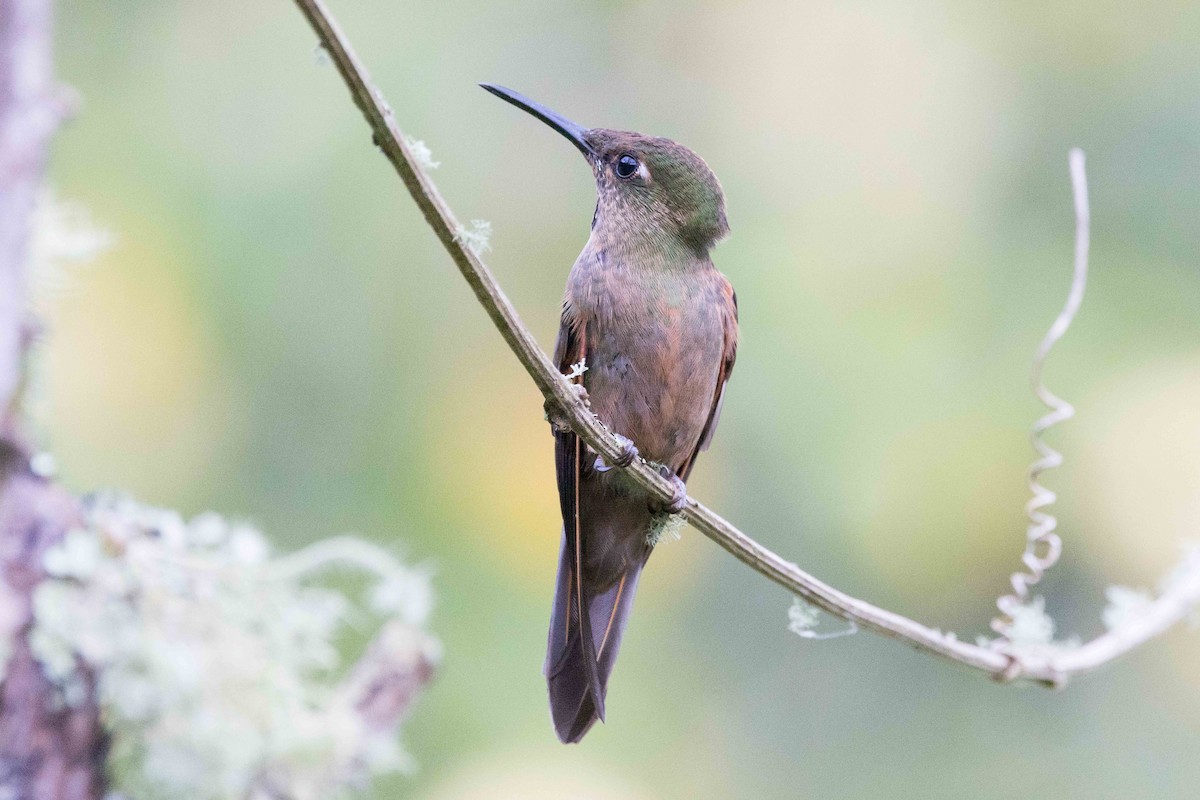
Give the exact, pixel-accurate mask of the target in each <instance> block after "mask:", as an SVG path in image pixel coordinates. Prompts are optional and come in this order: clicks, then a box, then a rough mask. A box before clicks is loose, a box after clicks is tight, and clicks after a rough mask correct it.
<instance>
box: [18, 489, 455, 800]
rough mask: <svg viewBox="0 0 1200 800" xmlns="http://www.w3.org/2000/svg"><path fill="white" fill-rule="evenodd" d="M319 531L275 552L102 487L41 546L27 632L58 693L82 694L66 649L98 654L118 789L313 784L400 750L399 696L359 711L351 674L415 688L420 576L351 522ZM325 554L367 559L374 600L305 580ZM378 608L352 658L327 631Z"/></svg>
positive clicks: (355, 562)
mask: <svg viewBox="0 0 1200 800" xmlns="http://www.w3.org/2000/svg"><path fill="white" fill-rule="evenodd" d="M322 547H323V548H324V549H317V548H322ZM313 549H314V550H315V551H316V552H313V553H309V552H308V551H301V552H300V553H296V554H293V555H291V556H287V557H285V558H279V559H273V558H272V557H271V551H270V546H269V544H268V542H267V540H266V539H265V537H263V535H262V534H261V533H259V532H258V531H257V530H255V529H254V528H252V527H250V526H248V525H245V524H240V523H233V522H229V521H228V520H226V519H224V518H222V517H220V516H217V515H215V514H204V515H201V516H198V517H196V518H195V519H193V520H191V521H190V522H189V521H185V520H184V519H183V518H182V517H180V515H179V514H177V513H175V512H173V511H165V510H160V509H155V508H149V507H146V506H142V505H139V504H138V503H136V502H134V501H132V500H130V499H128V498H125V497H121V496H117V495H102V496H98V497H96V498H94V499H92V500H90V501H89V503H88V508H87V515H86V526H85V527H82V528H80V529H77V530H73V531H71V532H70V533H69V534H68V535H67V536H66V537H65V538H64V539H63V541H62V542H61V543H60V544H59V545H58V546H56V547H54V548H51V549H50V550H48V551H47V553H46V555H45V558H44V561H43V565H44V567H45V570H46V573H47V575H48V577H47V579H46V580H44V581H43V582H42V583H41V584H40V585H39V587H38V589H37V590H36V592H35V594H34V619H35V626H34V628H33V631H32V634H31V636H30V643H31V646H32V648H33V650H34V653H35V655H36V656H37V657H38V658H39V660H40V661H41V663H42V665H43V669H44V671H45V673H46V675H47V676H48V677H49V678H51V679H52V680H53V681H54V682H55V683H56V684H57V685H58V686H59V687H60V689H61V693H60V694H61V702H63V703H64V704H67V705H71V704H76V703H79V702H80V701H82V700H84V699H86V698H85V693H86V691H87V690H86V686H85V684H84V682H83V680H82V677H81V676H80V675H79V674H78V672H77V665H78V663H79V662H80V661H81V660H82V661H83V662H85V663H87V664H88V665H89V666H90V667H91V668H92V670H93V672H94V674H95V676H96V689H95V691H96V700H97V702H98V703H99V705H100V707H101V710H102V713H103V716H104V720H105V723H106V725H107V727H108V728H109V730H111V732H112V734H113V757H112V767H113V768H112V770H111V771H110V774H111V775H113V776H114V779H115V781H116V783H117V786H116V787H115V788H116V790H118V791H119V792H121V793H123V794H126V795H128V796H130V797H138V798H145V799H146V800H156V799H158V798H162V799H163V800H166V798H179V797H188V798H197V800H234V799H235V798H236V799H237V800H242V799H243V798H252V797H264V798H265V797H289V798H295V799H296V800H316V798H329V797H340V796H343V795H345V794H346V793H347V792H348V791H350V790H352V789H355V788H361V786H362V785H363V784H365V783H366V782H367V781H368V780H369V779H370V778H371V777H372V776H374V775H378V774H381V773H385V772H391V771H396V770H405V769H408V768H409V767H410V766H411V761H410V759H409V758H408V756H407V755H406V753H405V752H404V751H403V750H402V749H401V747H400V746H399V744H398V742H397V739H396V731H395V725H396V723H397V722H398V717H399V715H400V714H402V712H403V707H404V706H403V705H400V706H396V704H395V703H393V706H396V707H395V708H392V707H389V706H387V705H386V704H385V705H384V706H383V707H381V709H379V710H376V711H373V712H372V713H370V714H369V713H366V712H365V711H364V709H365V708H367V703H368V701H365V700H364V699H363V697H362V696H360V695H359V694H357V693H356V692H355V687H358V686H359V684H361V682H362V681H363V680H366V679H370V680H372V681H374V683H372V684H371V685H372V686H375V685H377V684H379V683H380V682H386V681H385V679H386V678H393V679H394V681H393V683H387V685H386V690H385V691H382V692H380V693H379V694H380V695H381V696H384V697H390V698H395V697H400V696H402V697H403V698H410V697H411V695H412V693H414V692H415V691H416V690H417V689H418V688H419V686H420V684H421V683H423V682H424V680H425V679H427V677H428V672H429V670H431V669H432V664H433V663H434V662H435V661H436V658H437V646H436V642H435V641H434V640H433V639H432V638H431V637H430V636H429V635H428V634H427V633H426V632H425V630H424V628H423V625H424V623H425V621H426V619H427V616H428V613H429V607H430V596H431V595H430V591H429V580H428V576H427V575H425V574H424V572H422V571H419V570H412V569H409V568H407V567H405V566H403V565H402V564H400V563H399V562H398V561H397V560H396V559H394V558H393V557H392V556H391V555H390V554H389V553H387V552H386V551H384V550H382V549H381V548H378V547H376V546H374V545H371V544H369V543H367V542H364V541H361V540H357V539H352V538H350V537H338V538H337V539H335V540H330V542H328V543H321V544H318V545H314V548H313ZM335 562H336V563H338V564H349V565H351V566H352V567H354V568H355V570H356V571H357V572H360V573H365V574H366V576H367V578H368V584H367V588H366V591H365V594H366V595H367V597H368V598H369V599H368V600H366V601H356V600H355V599H354V598H353V597H352V596H347V595H346V594H344V593H342V592H339V591H335V590H333V589H331V588H327V587H324V586H321V585H319V584H318V583H317V582H316V580H315V578H316V576H317V575H318V574H319V573H322V572H324V571H325V568H326V567H327V566H329V565H330V564H333V563H335ZM372 619H374V625H373V626H372V627H376V626H382V627H381V631H382V632H381V633H380V636H379V637H377V639H376V642H375V644H373V645H372V649H371V651H370V652H371V653H372V654H373V655H372V658H370V659H364V660H363V661H360V662H359V665H358V666H356V667H354V670H353V673H352V672H351V670H350V668H348V667H346V666H345V665H343V664H342V663H341V658H340V654H339V649H338V643H339V641H340V639H339V637H342V636H344V635H345V634H346V632H347V626H348V624H349V623H350V622H353V623H354V631H355V632H359V631H361V630H362V629H363V627H364V626H365V625H366V624H367V623H368V621H369V620H372ZM376 650H379V652H378V653H377V652H376ZM372 665H373V666H372ZM364 670H365V671H366V672H365V673H364ZM363 674H366V675H367V678H363V677H362V675H363ZM415 676H424V678H418V677H415ZM404 681H407V683H405V682H404ZM396 682H399V684H400V685H401V686H403V687H406V688H404V689H402V690H400V694H397V690H396V689H395V685H396ZM404 692H407V694H404ZM370 702H371V703H375V704H376V705H378V703H377V701H375V700H372V701H370ZM371 708H372V709H375V708H376V706H371ZM389 709H390V710H392V711H394V712H395V713H394V714H393V715H392V716H391V717H389V716H388V712H389Z"/></svg>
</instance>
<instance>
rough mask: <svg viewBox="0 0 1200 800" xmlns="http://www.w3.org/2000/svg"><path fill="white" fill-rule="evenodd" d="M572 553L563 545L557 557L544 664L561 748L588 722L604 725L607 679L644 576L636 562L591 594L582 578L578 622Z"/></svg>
mask: <svg viewBox="0 0 1200 800" xmlns="http://www.w3.org/2000/svg"><path fill="white" fill-rule="evenodd" d="M571 549H572V548H570V547H568V546H567V542H566V541H564V542H563V546H562V549H561V550H560V553H559V559H558V585H557V588H556V589H555V592H554V610H553V612H552V613H551V615H550V636H549V643H548V645H547V648H546V665H545V673H546V683H547V684H548V686H549V689H550V716H551V717H552V718H553V719H554V730H555V731H556V732H557V733H558V738H559V740H560V741H562V742H564V743H574V742H578V741H579V740H580V739H582V738H583V735H584V734H585V733H587V732H588V729H589V728H591V727H592V723H594V722H595V721H596V720H597V719H599V720H600V721H603V720H604V696H605V693H606V690H607V687H608V676H609V674H611V672H612V667H613V664H614V663H615V662H616V660H617V651H618V650H619V649H620V647H621V635H622V633H624V630H625V623H626V622H627V621H628V619H629V612H630V610H631V609H632V608H633V596H634V594H635V593H636V592H637V583H638V578H639V576H640V575H641V572H642V564H640V563H639V564H638V565H637V566H634V567H633V568H631V569H630V570H629V571H628V572H626V573H625V574H624V575H622V576H621V578H620V579H619V580H618V581H617V582H616V584H614V585H612V586H610V587H609V588H607V589H606V590H603V591H600V592H593V590H592V589H590V588H589V586H588V583H587V579H586V577H585V578H584V580H583V582H582V598H583V606H584V608H586V609H587V610H588V611H587V613H586V615H585V616H584V617H582V618H581V617H580V615H579V607H578V604H577V602H576V600H575V597H576V596H578V595H577V594H576V590H577V589H578V587H577V586H576V583H575V562H574V559H573V557H572V554H571V553H570V550H571Z"/></svg>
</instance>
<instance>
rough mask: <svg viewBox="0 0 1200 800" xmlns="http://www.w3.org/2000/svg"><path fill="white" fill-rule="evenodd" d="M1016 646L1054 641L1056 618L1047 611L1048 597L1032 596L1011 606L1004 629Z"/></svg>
mask: <svg viewBox="0 0 1200 800" xmlns="http://www.w3.org/2000/svg"><path fill="white" fill-rule="evenodd" d="M1002 633H1003V636H1004V638H1005V639H1006V640H1007V641H1008V642H1009V643H1011V644H1012V645H1013V646H1014V647H1018V648H1020V647H1041V646H1045V645H1049V644H1051V643H1052V642H1053V641H1054V620H1053V618H1051V616H1050V615H1049V614H1047V613H1046V598H1044V597H1042V596H1040V595H1039V596H1037V597H1032V598H1030V600H1029V602H1027V603H1020V604H1017V605H1014V606H1012V607H1011V610H1010V611H1009V620H1008V622H1007V623H1006V624H1005V626H1004V630H1003V631H1002Z"/></svg>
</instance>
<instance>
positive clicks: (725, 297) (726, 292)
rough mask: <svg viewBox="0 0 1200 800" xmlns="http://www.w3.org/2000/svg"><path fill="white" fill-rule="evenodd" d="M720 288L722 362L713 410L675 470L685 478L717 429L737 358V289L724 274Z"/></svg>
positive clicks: (718, 287) (719, 283) (721, 277)
mask: <svg viewBox="0 0 1200 800" xmlns="http://www.w3.org/2000/svg"><path fill="white" fill-rule="evenodd" d="M716 290H717V292H719V299H718V302H719V303H721V305H722V307H723V311H724V321H725V347H724V349H723V350H722V353H721V364H720V366H719V368H718V371H717V390H716V392H715V393H714V395H713V402H712V411H710V412H709V414H708V421H707V422H705V423H704V429H703V430H702V431H701V432H700V439H699V441H697V443H696V449H695V450H693V451H692V454H691V456H689V457H688V460H687V461H686V462H684V464H683V466H682V467H681V468H680V469H679V470H678V474H679V477H681V478H683V479H684V480H687V477H688V475H690V474H691V472H692V467H694V466H695V465H696V456H698V455H700V453H701V452H702V451H704V450H707V449H708V448H709V445H711V444H712V439H713V434H714V433H716V430H717V423H718V422H720V420H721V406H722V405H723V404H724V402H725V385H726V384H727V383H728V382H729V375H730V373H732V372H733V362H734V361H736V360H737V342H738V305H737V292H735V291H734V290H733V284H731V283H730V282H729V279H728V278H726V277H725V276H724V275H721V276H720V281H719V282H718V284H717V287H716Z"/></svg>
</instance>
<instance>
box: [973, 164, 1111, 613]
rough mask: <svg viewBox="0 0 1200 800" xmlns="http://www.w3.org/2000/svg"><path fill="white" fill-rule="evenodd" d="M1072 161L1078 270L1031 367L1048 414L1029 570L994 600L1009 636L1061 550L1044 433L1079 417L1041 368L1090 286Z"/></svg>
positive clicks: (1039, 430)
mask: <svg viewBox="0 0 1200 800" xmlns="http://www.w3.org/2000/svg"><path fill="white" fill-rule="evenodd" d="M1069 163H1070V168H1071V188H1072V192H1073V194H1074V199H1075V273H1074V277H1073V278H1072V279H1071V291H1070V293H1069V294H1068V295H1067V302H1066V304H1065V305H1064V306H1063V309H1062V311H1060V312H1059V314H1058V317H1057V318H1056V319H1055V320H1054V324H1053V325H1051V326H1050V330H1049V331H1047V332H1046V336H1045V338H1043V339H1042V343H1041V344H1040V345H1039V346H1038V349H1037V353H1036V354H1035V355H1034V358H1033V368H1032V369H1031V371H1030V383H1031V384H1032V385H1033V392H1034V394H1035V395H1037V398H1038V400H1040V401H1042V404H1043V405H1045V406H1046V408H1048V409H1050V413H1048V414H1046V415H1045V416H1043V417H1041V418H1040V419H1038V421H1037V422H1035V423H1034V425H1033V431H1032V433H1031V435H1030V441H1031V442H1032V443H1033V448H1034V450H1036V451H1037V454H1038V458H1037V460H1035V461H1034V462H1033V464H1031V465H1030V467H1029V489H1030V491H1031V492H1032V493H1033V496H1032V497H1031V498H1030V499H1029V502H1028V503H1026V504H1025V513H1026V515H1027V516H1028V517H1029V527H1028V528H1027V529H1026V533H1025V552H1024V554H1023V555H1022V556H1021V563H1022V564H1023V565H1024V566H1025V571H1024V572H1021V571H1018V572H1014V573H1013V574H1012V576H1011V578H1010V579H1009V580H1010V582H1011V583H1012V588H1013V591H1012V593H1011V594H1007V595H1004V596H1003V597H1001V598H1000V599H999V600H997V601H996V607H997V608H998V609H999V610H1000V612H1001V615H1002V616H999V617H997V618H996V619H994V620H992V629H993V630H995V631H996V632H997V633H999V634H1001V635H1006V634H1007V633H1008V632H1009V630H1010V628H1011V625H1012V621H1013V614H1014V611H1016V609H1017V608H1018V607H1020V606H1023V605H1025V604H1026V603H1028V602H1029V589H1030V587H1032V586H1034V585H1036V584H1037V583H1038V582H1039V581H1041V579H1042V576H1043V575H1044V574H1045V573H1046V570H1048V569H1050V568H1051V567H1053V566H1054V565H1055V564H1056V563H1057V562H1058V559H1059V556H1060V555H1062V538H1061V537H1060V536H1059V535H1058V534H1057V533H1056V532H1055V531H1056V529H1057V528H1058V519H1057V518H1056V517H1055V516H1054V515H1053V514H1049V513H1047V512H1045V511H1044V510H1043V509H1045V508H1047V507H1048V506H1051V505H1053V504H1054V502H1055V501H1056V500H1057V499H1058V495H1056V494H1055V493H1054V492H1053V491H1051V490H1050V489H1047V488H1046V487H1045V486H1043V485H1042V484H1041V483H1040V480H1039V479H1040V478H1041V476H1042V474H1043V473H1044V472H1045V471H1046V470H1050V469H1054V468H1056V467H1059V466H1062V462H1063V457H1062V454H1061V453H1059V452H1058V451H1057V450H1055V449H1054V448H1052V447H1050V446H1049V445H1048V444H1046V442H1045V440H1044V439H1043V438H1042V435H1043V434H1044V433H1045V432H1046V431H1047V430H1049V429H1050V428H1052V427H1054V426H1055V425H1057V424H1059V423H1060V422H1065V421H1066V420H1068V419H1070V418H1071V417H1073V416H1075V407H1074V406H1072V405H1071V404H1070V403H1068V402H1067V401H1066V400H1063V399H1062V398H1061V397H1059V396H1058V395H1056V394H1054V393H1053V392H1051V391H1050V390H1049V389H1047V388H1046V385H1045V384H1044V383H1043V382H1042V370H1043V368H1044V366H1045V363H1046V357H1047V356H1048V355H1049V354H1050V350H1051V349H1052V348H1053V347H1054V345H1055V344H1057V343H1058V340H1059V339H1061V338H1062V337H1063V334H1065V333H1066V332H1067V329H1068V328H1070V327H1071V323H1072V321H1074V319H1075V314H1076V313H1077V312H1078V311H1079V306H1080V304H1081V303H1082V302H1083V292H1084V289H1085V287H1086V286H1087V273H1088V238H1089V234H1088V230H1089V223H1090V213H1089V210H1088V193H1087V173H1086V171H1085V169H1084V155H1083V151H1082V150H1080V149H1078V148H1075V149H1072V150H1071V153H1070V157H1069Z"/></svg>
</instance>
